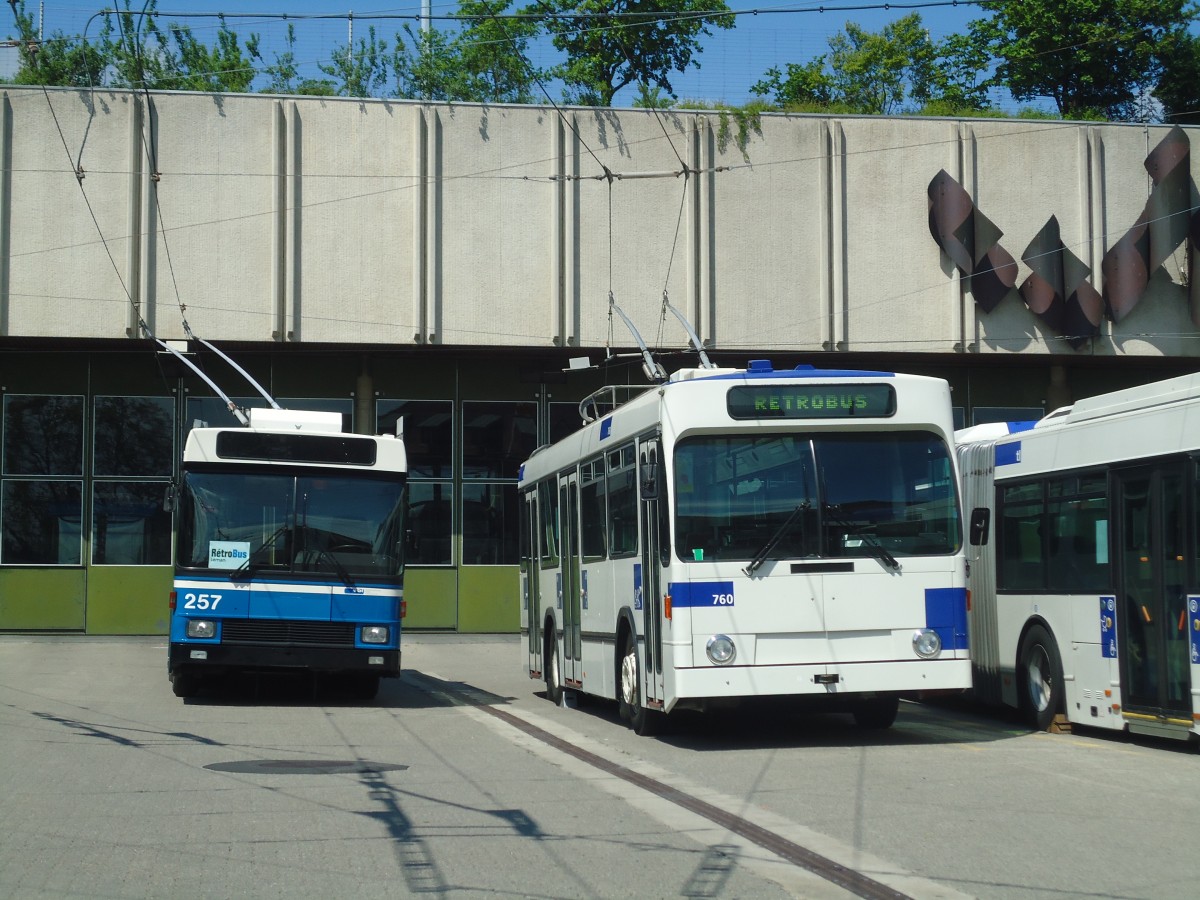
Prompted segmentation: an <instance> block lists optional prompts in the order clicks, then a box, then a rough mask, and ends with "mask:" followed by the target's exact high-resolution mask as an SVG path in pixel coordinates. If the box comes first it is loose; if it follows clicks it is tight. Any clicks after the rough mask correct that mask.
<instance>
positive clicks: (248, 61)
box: [158, 20, 263, 94]
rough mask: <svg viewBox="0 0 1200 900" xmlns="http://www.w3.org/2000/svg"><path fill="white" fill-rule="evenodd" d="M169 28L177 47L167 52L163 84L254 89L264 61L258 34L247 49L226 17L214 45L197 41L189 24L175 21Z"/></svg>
mask: <svg viewBox="0 0 1200 900" xmlns="http://www.w3.org/2000/svg"><path fill="white" fill-rule="evenodd" d="M167 30H168V32H170V35H171V37H172V38H173V39H174V40H175V49H174V50H172V51H168V52H167V57H166V60H165V65H164V71H163V76H162V79H161V83H160V84H159V85H158V86H159V87H163V88H168V89H170V90H179V91H207V92H210V93H214V94H216V93H233V94H244V93H246V92H247V91H249V90H250V87H251V84H252V83H253V81H254V79H255V76H256V75H257V69H256V65H258V64H261V63H262V62H263V58H262V55H261V54H260V53H259V50H258V35H256V34H252V35H250V37H249V38H248V39H247V41H246V47H245V51H243V49H242V45H241V43H240V42H239V41H238V36H237V34H236V33H234V32H233V31H230V30H229V28H228V27H226V25H225V22H224V20H222V22H221V27H220V29H219V30H218V31H217V42H216V44H215V45H213V46H212V47H207V46H205V45H204V44H202V43H200V42H199V41H198V40H196V38H195V36H194V35H193V34H192V30H191V29H190V28H188V27H187V26H186V25H176V24H174V23H172V24H170V25H168V26H167Z"/></svg>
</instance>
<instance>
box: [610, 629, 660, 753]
mask: <svg viewBox="0 0 1200 900" xmlns="http://www.w3.org/2000/svg"><path fill="white" fill-rule="evenodd" d="M619 703H620V706H619V710H620V713H621V718H622V719H625V720H627V721H628V722H629V724H630V725H631V726H633V731H634V734H639V735H642V736H645V735H651V734H655V733H656V732H657V731H658V725H659V720H660V719H661V717H662V713H660V712H658V711H657V710H653V709H647V708H646V707H645V706H643V705H642V671H641V667H640V666H639V665H638V655H637V637H636V636H635V635H634V634H633V632H632V631H631V632H629V633H628V634H627V635H625V653H624V655H623V656H622V657H621V696H620V698H619Z"/></svg>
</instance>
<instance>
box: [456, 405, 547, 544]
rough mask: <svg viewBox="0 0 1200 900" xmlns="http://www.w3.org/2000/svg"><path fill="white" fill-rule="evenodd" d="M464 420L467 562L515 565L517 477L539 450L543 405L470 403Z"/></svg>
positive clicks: (464, 506)
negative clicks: (533, 454) (539, 431)
mask: <svg viewBox="0 0 1200 900" xmlns="http://www.w3.org/2000/svg"><path fill="white" fill-rule="evenodd" d="M462 417H463V418H462V443H463V448H462V460H463V462H462V466H463V469H462V477H463V481H464V484H463V489H462V490H463V501H462V553H463V556H462V561H463V563H464V564H466V565H472V564H474V565H501V564H515V563H516V562H517V473H518V472H519V470H520V468H521V464H522V463H523V462H525V460H526V459H527V458H528V457H529V456H530V455H531V454H532V453H533V451H534V449H535V447H536V445H537V404H535V403H514V402H507V401H506V402H484V401H467V402H465V403H463V405H462ZM472 481H473V482H475V483H474V484H469V483H468V482H472ZM481 482H490V483H481Z"/></svg>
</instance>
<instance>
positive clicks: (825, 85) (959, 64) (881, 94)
mask: <svg viewBox="0 0 1200 900" xmlns="http://www.w3.org/2000/svg"><path fill="white" fill-rule="evenodd" d="M986 66H987V58H986V54H985V53H984V51H983V49H982V48H981V47H980V46H979V44H978V43H977V42H974V41H972V40H970V39H969V38H966V37H964V36H962V35H954V36H952V37H950V38H948V39H947V40H946V41H943V42H941V43H935V42H934V41H933V40H932V39H931V38H930V37H929V32H928V31H926V30H925V27H924V25H923V24H922V22H921V16H920V14H919V13H910V14H909V15H907V16H904V17H903V18H900V19H897V20H896V21H895V22H892V23H890V24H888V25H885V26H884V27H883V29H882V30H880V31H878V32H871V31H867V30H865V29H863V28H862V27H860V26H859V25H857V24H855V23H853V22H847V23H846V26H845V29H844V30H843V31H841V32H839V33H837V34H835V35H833V36H832V37H831V38H830V39H829V52H828V53H827V54H823V55H821V56H818V57H817V58H816V59H813V60H810V61H809V62H807V63H789V64H788V65H787V66H786V68H785V69H784V70H782V71H781V70H780V69H778V68H772V69H768V70H767V72H766V74H765V75H764V77H763V79H762V80H761V81H759V82H757V83H756V84H754V85H753V86H752V87H751V89H750V90H751V91H752V92H753V93H755V94H758V95H759V96H763V97H766V96H770V97H772V98H773V99H774V102H775V103H776V104H777V105H778V106H780V107H781V108H783V109H786V110H788V111H792V112H801V111H802V112H818V111H819V112H827V113H864V114H873V115H879V114H894V113H898V112H901V111H903V110H905V109H911V108H913V105H914V104H923V103H927V102H930V101H933V100H938V101H943V102H945V103H946V104H948V105H949V106H952V107H955V108H962V109H968V110H981V109H984V108H986V106H987V93H986V85H985V84H984V83H983V82H982V80H981V78H980V73H981V72H982V71H983V70H984V69H985V68H986Z"/></svg>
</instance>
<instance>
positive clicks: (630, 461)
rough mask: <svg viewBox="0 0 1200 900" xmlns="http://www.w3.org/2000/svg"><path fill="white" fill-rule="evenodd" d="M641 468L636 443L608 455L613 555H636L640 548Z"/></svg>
mask: <svg viewBox="0 0 1200 900" xmlns="http://www.w3.org/2000/svg"><path fill="white" fill-rule="evenodd" d="M636 476H637V469H636V467H635V465H634V456H633V446H632V445H630V446H628V447H622V448H621V449H620V450H614V451H612V452H611V453H609V455H608V535H609V556H610V557H611V558H614V559H615V558H617V557H621V556H632V555H633V554H635V553H637V548H638V515H637V477H636Z"/></svg>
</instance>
